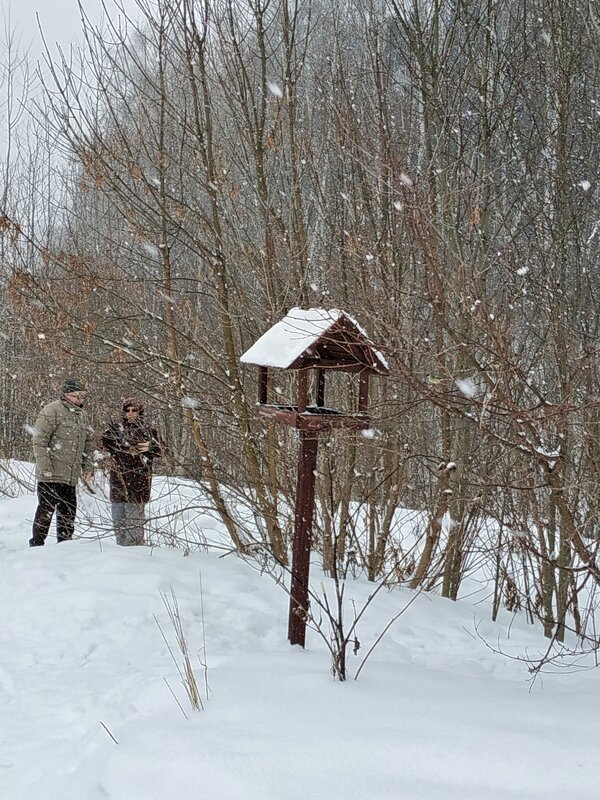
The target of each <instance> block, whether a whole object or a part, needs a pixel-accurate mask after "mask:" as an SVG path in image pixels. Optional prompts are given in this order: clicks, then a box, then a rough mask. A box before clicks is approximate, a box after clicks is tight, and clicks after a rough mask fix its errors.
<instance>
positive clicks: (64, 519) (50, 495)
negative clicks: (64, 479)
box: [29, 481, 77, 547]
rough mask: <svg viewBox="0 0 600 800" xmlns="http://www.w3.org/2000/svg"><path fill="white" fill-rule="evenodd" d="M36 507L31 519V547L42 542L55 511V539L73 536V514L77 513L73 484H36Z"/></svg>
mask: <svg viewBox="0 0 600 800" xmlns="http://www.w3.org/2000/svg"><path fill="white" fill-rule="evenodd" d="M37 496H38V507H37V509H36V512H35V517H34V519H33V536H32V538H31V539H30V540H29V544H30V545H31V547H36V546H39V545H42V544H44V542H45V541H46V537H47V536H48V531H49V530H50V523H51V522H52V515H53V514H54V512H55V511H56V539H57V541H59V542H64V541H66V540H68V539H72V538H73V531H74V530H75V514H76V513H77V494H76V491H75V487H74V486H70V485H69V484H68V483H45V482H43V481H39V482H38V485H37Z"/></svg>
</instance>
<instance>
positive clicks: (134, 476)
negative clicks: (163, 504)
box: [102, 397, 161, 545]
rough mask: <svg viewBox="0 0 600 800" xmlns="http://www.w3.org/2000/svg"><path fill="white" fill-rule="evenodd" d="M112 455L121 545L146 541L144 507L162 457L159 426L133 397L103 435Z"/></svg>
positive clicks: (116, 526)
mask: <svg viewBox="0 0 600 800" xmlns="http://www.w3.org/2000/svg"><path fill="white" fill-rule="evenodd" d="M102 447H103V449H104V450H105V452H106V453H107V454H108V456H109V465H110V467H109V468H110V473H109V481H110V503H111V513H112V520H113V526H114V529H115V535H116V538H117V544H121V545H136V544H144V524H145V521H146V518H145V514H144V507H145V505H146V503H147V502H148V500H150V489H151V487H152V464H153V461H154V459H155V458H158V456H160V452H161V449H160V441H159V437H158V433H157V431H156V429H155V428H151V427H149V426H148V425H147V424H146V422H145V421H144V406H143V404H142V403H140V401H139V400H137V399H135V398H132V397H130V398H129V399H128V400H126V401H125V402H124V403H123V414H122V418H121V420H120V421H118V422H112V423H111V424H110V425H109V426H108V428H107V429H106V430H105V431H104V434H103V436H102Z"/></svg>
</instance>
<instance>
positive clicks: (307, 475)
mask: <svg viewBox="0 0 600 800" xmlns="http://www.w3.org/2000/svg"><path fill="white" fill-rule="evenodd" d="M318 436H319V434H318V432H317V431H307V430H301V431H300V463H299V464H298V481H297V484H296V514H295V519H294V548H293V552H292V581H291V586H290V613H289V617H288V639H289V641H290V644H299V645H300V646H301V647H304V642H305V639H306V618H307V614H308V576H309V570H310V548H311V541H312V523H313V512H314V503H315V469H316V468H317V449H318V446H319V438H318Z"/></svg>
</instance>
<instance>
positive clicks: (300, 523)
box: [241, 308, 389, 647]
mask: <svg viewBox="0 0 600 800" xmlns="http://www.w3.org/2000/svg"><path fill="white" fill-rule="evenodd" d="M241 361H242V362H243V363H244V364H254V365H256V366H258V367H259V369H260V372H259V382H258V404H257V407H256V411H257V414H258V416H260V417H261V418H263V419H264V420H266V421H267V422H278V423H281V424H284V425H288V426H291V427H292V428H296V429H298V431H299V436H300V452H299V463H298V481H297V487H296V513H295V527H294V548H293V556H292V581H291V587H290V612H289V623H288V638H289V640H290V642H291V644H300V645H302V647H304V643H305V637H306V619H307V613H308V587H309V583H308V575H309V566H310V547H311V537H312V521H313V514H314V496H315V469H316V465H317V448H318V437H319V433H320V432H321V431H323V430H328V429H331V428H350V429H355V430H364V429H366V428H368V427H369V425H370V420H369V416H368V399H369V378H370V376H371V375H388V374H389V369H388V366H387V363H386V361H385V359H384V357H383V356H382V355H381V353H380V352H379V351H378V350H376V349H375V347H374V346H373V344H372V343H371V342H370V341H369V338H368V337H367V334H366V333H365V331H364V330H363V329H362V328H361V327H360V325H359V324H358V323H357V322H356V321H355V320H354V319H352V317H351V316H349V315H348V314H346V313H345V312H344V311H339V310H337V309H331V310H326V309H321V308H311V309H308V310H305V309H300V308H293V309H292V310H291V311H290V312H289V314H287V316H285V317H284V318H283V319H282V320H281V321H280V322H277V323H276V324H275V325H273V327H272V328H270V329H269V330H268V331H267V332H266V333H265V334H263V336H261V337H260V339H258V341H257V342H256V343H255V344H254V345H252V347H251V348H250V349H249V350H247V351H246V352H245V353H244V355H243V356H242V357H241ZM270 369H283V370H295V371H296V372H297V390H296V397H295V398H291V400H290V402H289V403H269V402H268V399H269V397H268V396H269V378H270V376H269V370H270ZM311 371H314V374H315V376H316V377H315V380H314V381H313V393H314V397H312V398H311V397H309V387H310V383H311V382H310V380H309V375H310V373H311ZM332 371H334V372H350V373H357V374H358V396H357V399H356V408H355V410H354V411H350V410H346V411H344V410H338V409H334V408H329V407H328V406H326V404H325V377H326V375H327V373H328V372H332Z"/></svg>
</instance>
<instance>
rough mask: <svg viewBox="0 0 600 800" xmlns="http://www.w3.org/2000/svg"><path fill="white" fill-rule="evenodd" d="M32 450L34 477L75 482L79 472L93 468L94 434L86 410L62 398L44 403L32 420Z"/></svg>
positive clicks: (73, 484) (71, 484)
mask: <svg viewBox="0 0 600 800" xmlns="http://www.w3.org/2000/svg"><path fill="white" fill-rule="evenodd" d="M33 452H34V455H35V477H36V478H37V479H38V481H42V482H44V483H67V484H69V485H70V486H75V484H76V483H77V481H78V480H79V478H80V477H81V473H82V472H92V471H93V469H94V460H93V456H94V435H93V431H92V429H91V428H90V424H89V420H88V415H87V414H86V412H85V411H84V410H83V409H82V408H80V407H79V406H74V405H73V404H72V403H69V402H68V401H67V400H63V399H61V400H55V401H54V402H53V403H49V404H48V405H47V406H45V407H44V408H43V409H42V410H41V412H40V415H39V417H38V418H37V420H36V423H35V433H34V436H33Z"/></svg>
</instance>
